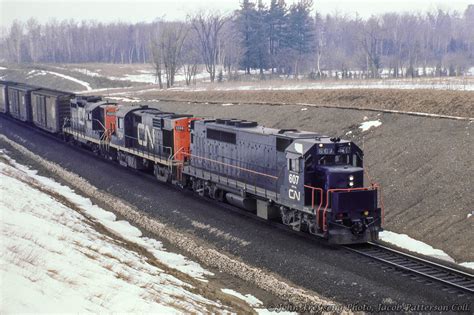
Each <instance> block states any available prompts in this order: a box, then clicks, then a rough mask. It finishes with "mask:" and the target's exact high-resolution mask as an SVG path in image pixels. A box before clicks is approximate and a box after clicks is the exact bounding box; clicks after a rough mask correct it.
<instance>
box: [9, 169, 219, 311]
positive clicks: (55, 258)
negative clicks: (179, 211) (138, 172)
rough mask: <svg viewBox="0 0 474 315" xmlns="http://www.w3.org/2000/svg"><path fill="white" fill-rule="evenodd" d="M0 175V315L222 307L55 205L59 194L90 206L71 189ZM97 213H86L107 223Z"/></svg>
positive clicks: (127, 229) (22, 172)
mask: <svg viewBox="0 0 474 315" xmlns="http://www.w3.org/2000/svg"><path fill="white" fill-rule="evenodd" d="M17 166H18V165H17ZM0 173H1V175H2V180H1V181H0V194H1V196H2V198H1V201H0V212H1V218H2V220H1V221H0V224H1V229H0V231H1V234H2V235H1V237H2V242H0V249H1V252H2V255H1V256H0V278H1V279H2V288H1V289H0V290H1V296H2V299H3V300H4V301H8V303H3V304H2V311H3V312H5V313H37V312H42V313H62V312H65V311H74V312H80V313H83V312H91V313H116V312H120V313H161V314H163V313H166V314H168V313H172V314H177V313H182V312H185V313H208V312H209V311H210V310H212V309H222V308H224V306H223V305H221V304H220V302H215V301H212V300H209V299H207V298H205V297H203V296H201V295H199V294H198V293H194V290H192V288H193V287H192V285H191V284H189V283H186V282H184V281H182V280H180V279H179V278H177V277H176V276H173V275H171V274H169V273H167V272H166V271H165V270H163V269H162V268H160V267H157V266H155V265H153V264H150V263H149V262H148V259H147V258H146V257H143V256H141V255H139V254H138V253H137V252H135V251H134V250H133V249H130V248H128V247H127V246H124V244H123V242H120V241H113V238H111V237H109V236H107V235H104V234H102V233H101V232H100V231H99V230H97V229H96V228H95V227H94V225H93V222H94V219H97V218H92V222H91V219H90V218H87V217H86V216H84V215H83V214H82V213H81V211H77V210H76V209H75V208H74V209H73V208H70V207H69V205H68V206H66V205H65V204H63V203H61V202H59V201H58V200H57V199H56V197H55V195H56V194H58V195H60V196H61V197H65V196H67V199H68V200H69V201H71V199H70V198H69V197H74V196H75V197H74V198H73V202H72V203H73V204H76V203H79V204H80V207H85V206H87V207H85V208H88V209H90V208H91V205H89V202H90V201H88V202H87V201H86V200H88V199H87V198H83V197H81V196H79V195H75V193H74V192H73V191H72V190H71V189H70V188H69V187H66V186H61V185H60V184H58V183H56V182H54V181H53V180H51V179H49V178H46V177H41V176H38V175H36V172H34V171H31V170H28V169H27V168H26V167H12V166H10V165H7V164H5V163H2V162H0ZM19 196H21V198H19ZM61 197H60V200H61ZM81 202H82V203H84V204H87V205H84V204H81ZM76 206H77V204H76ZM94 207H95V208H94V210H93V211H89V212H88V214H91V213H95V214H98V215H97V217H100V218H101V220H103V219H104V218H108V219H111V216H110V215H108V214H107V211H104V210H100V208H98V207H97V206H94ZM101 211H103V212H104V213H101ZM116 222H124V221H116ZM120 226H121V227H120V229H121V231H120V233H124V234H125V235H126V236H127V237H130V238H136V237H137V234H138V233H137V230H138V229H136V228H133V227H131V226H130V225H129V224H125V223H120ZM122 235H123V234H122ZM150 246H151V245H150ZM167 254H169V255H173V253H167ZM177 256H179V255H177ZM177 256H176V257H177ZM177 260H178V263H179V259H177ZM225 309H226V308H224V310H225Z"/></svg>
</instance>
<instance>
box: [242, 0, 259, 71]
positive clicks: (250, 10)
mask: <svg viewBox="0 0 474 315" xmlns="http://www.w3.org/2000/svg"><path fill="white" fill-rule="evenodd" d="M255 18H256V10H255V4H254V3H252V2H250V0H244V1H243V2H242V4H241V6H240V10H239V11H238V18H237V25H238V26H239V27H238V28H239V31H240V32H241V34H242V46H243V49H244V53H243V58H242V62H241V66H242V68H244V69H245V72H246V73H247V74H250V68H251V67H252V65H253V56H252V40H253V36H252V32H253V23H254V20H255Z"/></svg>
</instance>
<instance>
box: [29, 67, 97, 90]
mask: <svg viewBox="0 0 474 315" xmlns="http://www.w3.org/2000/svg"><path fill="white" fill-rule="evenodd" d="M47 74H51V75H55V76H57V77H60V78H63V79H66V80H69V81H72V82H75V83H77V84H80V85H82V86H83V87H85V88H86V90H87V91H92V88H91V86H90V84H89V83H87V82H85V81H81V80H79V79H76V78H73V77H71V76H68V75H65V74H62V73H58V72H53V71H45V70H31V71H30V72H28V75H27V79H29V78H33V77H35V76H39V75H47Z"/></svg>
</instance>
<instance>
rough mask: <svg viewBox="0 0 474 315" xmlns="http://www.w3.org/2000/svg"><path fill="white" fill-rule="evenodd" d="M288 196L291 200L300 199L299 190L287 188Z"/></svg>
mask: <svg viewBox="0 0 474 315" xmlns="http://www.w3.org/2000/svg"><path fill="white" fill-rule="evenodd" d="M288 197H289V198H290V199H293V200H298V201H300V199H301V193H300V192H299V191H296V190H294V189H289V190H288Z"/></svg>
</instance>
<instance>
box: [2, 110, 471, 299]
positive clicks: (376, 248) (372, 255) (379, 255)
mask: <svg viewBox="0 0 474 315" xmlns="http://www.w3.org/2000/svg"><path fill="white" fill-rule="evenodd" d="M2 117H4V118H7V119H8V120H10V121H12V122H14V123H16V124H18V125H21V126H23V127H27V128H34V127H32V126H30V125H28V124H25V123H21V122H19V121H17V120H14V119H11V118H10V117H6V116H4V115H2ZM34 129H35V130H36V131H38V132H40V133H42V134H43V135H44V136H47V137H48V138H50V139H54V140H56V141H59V142H62V143H64V144H66V143H65V142H63V141H61V140H60V139H59V138H58V137H56V136H54V135H51V134H50V133H47V132H44V131H43V130H41V129H36V128H34ZM74 148H75V149H76V150H78V151H83V152H88V153H90V154H92V155H93V153H92V152H91V151H89V150H86V149H84V148H81V147H77V146H74ZM96 158H97V159H102V158H101V157H99V156H96ZM127 170H128V171H130V172H132V173H137V174H140V176H142V177H147V178H148V179H149V180H151V181H153V182H155V177H154V176H153V175H151V174H145V173H143V172H141V171H137V170H133V169H127ZM156 183H157V184H161V183H159V182H156ZM173 187H174V186H173ZM175 188H176V189H178V188H177V187H175ZM188 193H191V192H188ZM201 198H203V197H201ZM206 199H207V198H206ZM207 201H209V202H210V203H216V204H218V205H219V206H220V207H221V208H224V209H227V210H230V211H232V212H235V213H238V214H240V215H243V216H247V217H251V218H253V219H256V220H258V221H261V222H262V223H265V224H269V225H271V226H273V227H275V228H278V229H281V230H285V231H287V232H289V233H292V234H296V235H298V236H300V237H303V238H306V239H311V240H313V241H314V240H315V238H314V236H312V235H309V234H308V233H302V232H299V231H294V230H292V229H290V228H288V227H287V226H286V225H283V224H282V223H279V222H276V221H268V220H264V219H261V218H259V217H257V216H256V215H255V214H253V213H250V212H248V211H245V210H242V209H240V208H237V207H234V206H231V205H229V204H225V203H221V202H217V201H214V200H211V199H207ZM340 247H341V248H344V249H346V250H348V251H351V252H354V253H357V254H359V255H362V256H365V257H367V258H369V259H372V260H373V261H376V262H379V263H382V264H383V265H386V266H390V267H392V268H394V269H396V270H400V271H401V272H403V273H405V274H409V275H413V276H416V277H417V279H420V278H421V279H424V280H425V283H426V285H430V284H433V283H438V284H441V285H442V286H443V290H444V291H446V292H447V293H450V294H457V295H460V296H466V295H467V296H471V297H474V275H473V274H470V273H467V272H464V271H461V270H457V269H454V268H451V267H448V266H445V265H442V264H439V263H436V262H433V261H429V260H427V259H423V258H420V257H416V256H413V255H410V254H407V253H404V252H400V251H397V250H395V249H392V248H389V247H386V246H383V245H381V244H377V243H368V244H362V245H355V246H354V245H346V246H340Z"/></svg>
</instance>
